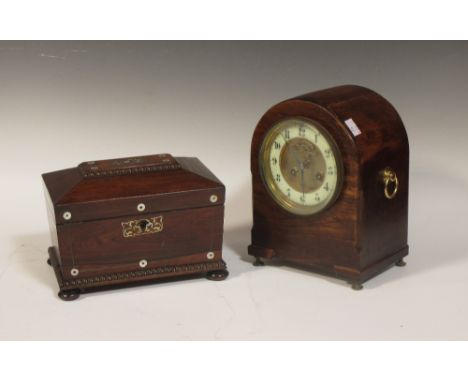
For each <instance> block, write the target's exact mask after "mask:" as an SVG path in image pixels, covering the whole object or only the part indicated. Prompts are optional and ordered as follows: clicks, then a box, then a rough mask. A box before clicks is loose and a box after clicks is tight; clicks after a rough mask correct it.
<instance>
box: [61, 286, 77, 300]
mask: <svg viewBox="0 0 468 382" xmlns="http://www.w3.org/2000/svg"><path fill="white" fill-rule="evenodd" d="M58 296H59V297H60V298H61V299H62V300H63V301H73V300H76V299H77V298H78V297H80V291H79V289H73V290H61V291H60V292H58Z"/></svg>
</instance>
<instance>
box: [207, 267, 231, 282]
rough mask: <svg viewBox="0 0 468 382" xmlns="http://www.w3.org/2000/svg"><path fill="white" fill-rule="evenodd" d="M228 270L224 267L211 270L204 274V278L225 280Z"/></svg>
mask: <svg viewBox="0 0 468 382" xmlns="http://www.w3.org/2000/svg"><path fill="white" fill-rule="evenodd" d="M228 275H229V272H228V271H227V270H226V269H219V270H217V271H211V272H208V273H207V274H206V278H207V279H208V280H211V281H222V280H226V278H227V277H228Z"/></svg>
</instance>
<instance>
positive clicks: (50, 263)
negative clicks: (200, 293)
mask: <svg viewBox="0 0 468 382" xmlns="http://www.w3.org/2000/svg"><path fill="white" fill-rule="evenodd" d="M47 264H49V265H50V266H52V261H51V260H50V257H49V258H48V259H47Z"/></svg>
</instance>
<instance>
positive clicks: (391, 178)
mask: <svg viewBox="0 0 468 382" xmlns="http://www.w3.org/2000/svg"><path fill="white" fill-rule="evenodd" d="M382 177H383V181H384V194H385V197H386V198H387V199H393V198H394V197H395V196H396V194H397V192H398V177H397V175H396V173H395V171H393V170H392V169H391V168H390V167H387V168H386V169H385V170H384V171H383V175H382ZM390 183H393V184H394V186H393V191H392V192H389V191H388V185H389V184H390Z"/></svg>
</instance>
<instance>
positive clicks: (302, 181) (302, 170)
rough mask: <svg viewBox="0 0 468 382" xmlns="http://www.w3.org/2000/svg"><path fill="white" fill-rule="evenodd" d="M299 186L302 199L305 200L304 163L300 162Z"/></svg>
mask: <svg viewBox="0 0 468 382" xmlns="http://www.w3.org/2000/svg"><path fill="white" fill-rule="evenodd" d="M301 187H302V199H303V202H305V195H304V194H305V192H304V164H303V163H301Z"/></svg>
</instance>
